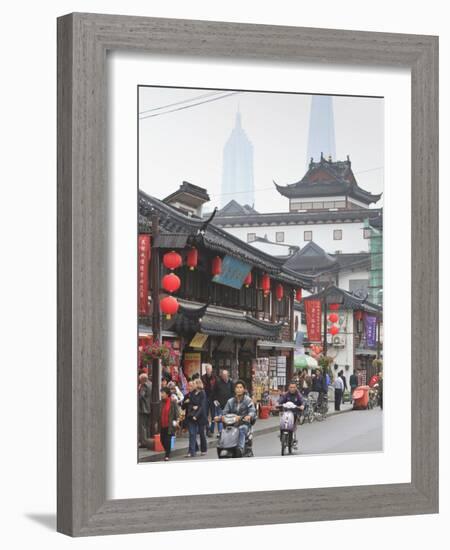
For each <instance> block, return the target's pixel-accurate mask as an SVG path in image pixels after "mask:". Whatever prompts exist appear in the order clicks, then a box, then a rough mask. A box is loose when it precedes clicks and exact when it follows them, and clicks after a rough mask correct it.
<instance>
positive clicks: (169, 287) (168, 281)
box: [161, 273, 181, 293]
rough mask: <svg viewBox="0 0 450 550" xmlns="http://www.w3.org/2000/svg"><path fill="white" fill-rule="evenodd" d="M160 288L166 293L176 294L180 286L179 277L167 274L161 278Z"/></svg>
mask: <svg viewBox="0 0 450 550" xmlns="http://www.w3.org/2000/svg"><path fill="white" fill-rule="evenodd" d="M161 282H162V287H163V289H164V290H165V291H166V292H170V293H172V292H176V291H177V290H178V289H179V288H180V285H181V281H180V277H178V275H175V273H169V274H168V275H164V277H163V278H162V281H161Z"/></svg>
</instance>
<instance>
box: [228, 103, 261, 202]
mask: <svg viewBox="0 0 450 550" xmlns="http://www.w3.org/2000/svg"><path fill="white" fill-rule="evenodd" d="M233 199H234V200H235V201H237V202H238V203H240V204H242V205H244V204H248V205H250V206H253V205H254V204H255V188H254V184H253V145H252V143H251V141H250V140H249V139H248V137H247V134H246V133H245V131H244V129H243V128H242V117H241V112H240V109H239V108H238V110H237V112H236V118H235V124H234V128H233V130H232V131H231V134H230V137H229V138H228V140H227V142H226V143H225V147H224V149H223V171H222V189H221V197H220V207H221V208H222V207H223V206H225V205H226V204H228V203H229V202H230V201H231V200H233Z"/></svg>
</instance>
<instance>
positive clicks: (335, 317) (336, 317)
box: [328, 313, 339, 323]
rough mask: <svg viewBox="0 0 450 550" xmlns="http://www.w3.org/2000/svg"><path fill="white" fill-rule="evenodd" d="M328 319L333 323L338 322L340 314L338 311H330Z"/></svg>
mask: <svg viewBox="0 0 450 550" xmlns="http://www.w3.org/2000/svg"><path fill="white" fill-rule="evenodd" d="M328 320H329V321H331V322H332V323H337V322H338V321H339V315H338V314H337V313H330V315H329V316H328Z"/></svg>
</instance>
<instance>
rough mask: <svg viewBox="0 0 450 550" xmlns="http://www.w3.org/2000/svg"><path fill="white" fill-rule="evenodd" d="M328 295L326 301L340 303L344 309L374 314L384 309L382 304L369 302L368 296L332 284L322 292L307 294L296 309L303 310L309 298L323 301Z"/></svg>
mask: <svg viewBox="0 0 450 550" xmlns="http://www.w3.org/2000/svg"><path fill="white" fill-rule="evenodd" d="M325 296H326V303H327V304H339V305H340V307H341V308H343V309H353V310H355V309H357V310H362V311H365V312H366V313H372V314H380V313H381V311H382V308H381V306H378V305H377V304H373V303H372V302H369V301H368V300H367V297H360V296H357V295H356V294H353V293H352V292H348V291H347V290H343V289H342V288H339V287H337V286H330V287H328V288H326V289H325V290H322V291H321V292H318V293H317V294H311V295H310V296H306V297H305V298H304V299H303V300H302V302H301V304H299V305H298V306H295V308H296V309H301V310H303V308H304V306H303V304H304V302H305V301H308V300H321V301H323V299H324V297H325Z"/></svg>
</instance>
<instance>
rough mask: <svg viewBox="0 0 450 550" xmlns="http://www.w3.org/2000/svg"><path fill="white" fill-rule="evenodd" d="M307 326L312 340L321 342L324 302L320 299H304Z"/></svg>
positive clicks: (309, 337) (309, 338)
mask: <svg viewBox="0 0 450 550" xmlns="http://www.w3.org/2000/svg"><path fill="white" fill-rule="evenodd" d="M303 304H304V306H305V315H306V328H307V331H308V340H309V341H310V342H321V341H322V335H321V332H322V331H321V326H322V302H321V301H320V300H304V301H303Z"/></svg>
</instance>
